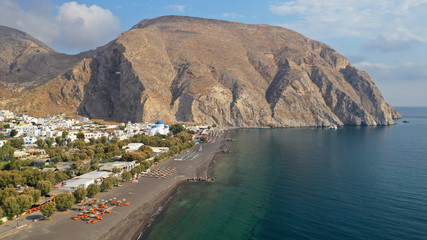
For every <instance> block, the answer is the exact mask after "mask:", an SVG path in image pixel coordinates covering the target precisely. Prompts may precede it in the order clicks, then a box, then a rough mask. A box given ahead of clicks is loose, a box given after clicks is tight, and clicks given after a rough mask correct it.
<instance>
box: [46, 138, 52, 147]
mask: <svg viewBox="0 0 427 240" xmlns="http://www.w3.org/2000/svg"><path fill="white" fill-rule="evenodd" d="M45 142H46V145H47V147H48V148H51V147H52V145H53V139H51V138H47V139H46V140H45Z"/></svg>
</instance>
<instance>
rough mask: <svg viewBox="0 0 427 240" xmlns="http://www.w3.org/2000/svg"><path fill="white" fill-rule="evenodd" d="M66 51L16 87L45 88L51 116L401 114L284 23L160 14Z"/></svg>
mask: <svg viewBox="0 0 427 240" xmlns="http://www.w3.org/2000/svg"><path fill="white" fill-rule="evenodd" d="M46 51H49V50H46ZM49 55H52V56H57V55H56V53H50V54H49ZM61 57H63V56H62V55H61ZM69 57H70V58H67V57H65V58H64V59H65V60H64V61H63V67H62V68H58V69H57V71H58V72H57V73H56V74H57V75H55V74H52V75H55V76H54V77H52V78H50V79H49V78H48V77H44V78H42V79H44V81H40V82H42V84H38V85H37V86H36V87H32V88H25V87H24V88H23V89H24V90H23V91H30V90H31V91H33V92H35V94H34V95H31V97H34V98H37V97H38V95H43V94H44V95H43V96H45V97H43V101H45V102H48V103H49V104H51V106H49V108H48V109H50V110H51V112H52V113H56V112H57V111H58V110H61V111H63V109H64V108H63V106H67V105H69V107H68V109H67V111H68V112H73V111H74V112H76V111H77V112H78V113H79V114H81V115H86V116H89V117H93V118H104V119H110V120H117V121H129V120H130V121H133V122H137V121H146V122H155V121H157V120H159V119H162V120H164V121H166V122H192V123H217V124H221V125H229V126H243V127H248V126H255V127H261V126H277V127H283V126H329V125H343V124H347V125H388V124H393V123H394V122H393V118H398V117H400V115H399V114H398V113H397V112H396V111H395V110H394V109H392V108H391V107H390V106H389V105H388V104H387V103H386V102H385V101H384V99H383V97H382V95H381V93H380V91H379V90H378V89H377V87H376V86H375V84H374V82H373V80H372V79H371V78H370V77H369V75H368V74H367V73H365V72H363V71H360V70H358V69H356V68H354V67H353V66H351V65H350V63H349V62H348V61H347V59H346V58H344V57H343V56H341V55H340V54H338V53H337V52H336V51H335V50H333V49H332V48H330V47H329V46H327V45H325V44H322V43H320V42H317V41H314V40H311V39H308V38H305V37H304V36H302V35H301V34H298V33H296V32H294V31H291V30H287V29H284V28H281V27H272V26H266V25H247V24H241V23H233V22H226V21H219V20H210V19H201V18H192V17H178V16H166V17H160V18H156V19H147V20H143V21H141V22H140V23H139V24H137V25H135V26H134V27H133V28H132V29H131V30H129V31H127V32H125V33H122V34H121V35H120V36H119V37H118V38H117V39H116V40H114V41H112V42H110V43H109V44H107V45H106V46H104V47H100V48H98V49H96V50H93V51H90V52H86V53H83V54H80V55H77V56H69ZM83 57H86V58H84V59H83ZM59 59H62V58H59ZM46 79H47V80H46ZM3 82H6V81H3ZM45 82H46V83H47V84H45ZM43 89H45V90H47V91H43ZM2 91H4V89H2V88H1V87H0V94H3V92H2ZM9 92H10V91H9ZM46 92H47V93H48V94H47V95H46ZM4 96H6V95H4ZM28 96H30V95H28ZM17 99H22V97H19V96H17ZM27 99H28V97H27ZM6 100H8V101H9V105H7V104H6V105H5V104H4V101H1V99H0V107H5V106H6V107H7V106H9V108H12V109H16V108H13V107H12V105H14V104H15V103H17V102H19V101H12V102H11V101H10V98H9V97H6ZM2 102H3V104H2ZM35 102H37V101H35ZM26 106H27V107H28V105H26ZM33 109H34V108H33ZM21 110H23V109H21Z"/></svg>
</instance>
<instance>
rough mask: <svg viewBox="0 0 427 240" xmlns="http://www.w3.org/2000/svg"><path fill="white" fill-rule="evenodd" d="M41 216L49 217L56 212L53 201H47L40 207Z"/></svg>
mask: <svg viewBox="0 0 427 240" xmlns="http://www.w3.org/2000/svg"><path fill="white" fill-rule="evenodd" d="M40 211H41V212H42V214H43V216H45V217H46V218H49V217H50V216H52V215H53V214H54V213H55V212H56V204H55V203H54V202H48V203H46V204H45V205H43V207H42V208H41V209H40Z"/></svg>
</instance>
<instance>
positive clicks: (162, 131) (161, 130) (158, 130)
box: [148, 121, 169, 136]
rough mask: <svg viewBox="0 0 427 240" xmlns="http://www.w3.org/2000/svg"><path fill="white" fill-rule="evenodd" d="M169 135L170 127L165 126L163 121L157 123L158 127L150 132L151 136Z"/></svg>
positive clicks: (154, 127)
mask: <svg viewBox="0 0 427 240" xmlns="http://www.w3.org/2000/svg"><path fill="white" fill-rule="evenodd" d="M168 133H169V126H168V125H165V124H164V123H163V122H162V121H157V122H156V125H154V126H152V127H151V129H150V130H149V131H148V135H149V136H155V135H157V134H162V135H167V134H168Z"/></svg>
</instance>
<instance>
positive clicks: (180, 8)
mask: <svg viewBox="0 0 427 240" xmlns="http://www.w3.org/2000/svg"><path fill="white" fill-rule="evenodd" d="M168 8H169V9H172V10H174V11H177V12H184V11H185V8H186V6H185V5H179V4H172V5H169V6H168Z"/></svg>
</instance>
